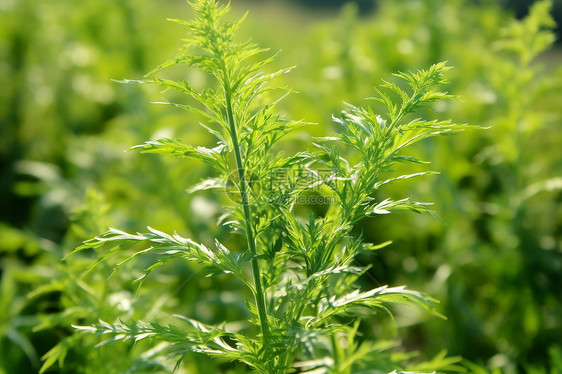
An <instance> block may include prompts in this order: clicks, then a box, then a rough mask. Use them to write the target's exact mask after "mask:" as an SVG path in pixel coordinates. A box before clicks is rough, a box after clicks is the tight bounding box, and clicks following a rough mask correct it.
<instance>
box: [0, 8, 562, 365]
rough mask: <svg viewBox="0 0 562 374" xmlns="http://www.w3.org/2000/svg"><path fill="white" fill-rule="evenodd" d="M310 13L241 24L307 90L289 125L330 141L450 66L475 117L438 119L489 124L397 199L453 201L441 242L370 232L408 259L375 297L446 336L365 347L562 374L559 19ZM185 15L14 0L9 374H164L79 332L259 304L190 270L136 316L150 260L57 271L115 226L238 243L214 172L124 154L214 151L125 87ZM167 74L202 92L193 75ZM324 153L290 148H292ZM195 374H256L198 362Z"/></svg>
mask: <svg viewBox="0 0 562 374" xmlns="http://www.w3.org/2000/svg"><path fill="white" fill-rule="evenodd" d="M299 3H304V2H299V1H293V2H291V3H290V4H286V3H282V2H274V1H269V2H244V1H236V2H234V4H233V7H234V13H235V14H238V15H241V14H242V13H243V12H244V11H245V10H246V9H250V17H249V19H248V20H247V21H246V24H245V27H244V28H243V29H242V30H241V33H242V34H243V37H252V39H253V40H254V41H255V42H256V43H257V44H259V45H261V46H270V47H272V50H274V51H276V50H282V52H281V54H280V55H279V57H278V58H277V60H276V62H275V64H278V65H279V67H284V66H292V65H296V66H297V68H296V69H295V70H294V71H293V72H292V73H291V74H288V75H286V76H284V77H283V80H284V81H283V82H281V83H282V84H284V85H288V86H291V87H294V88H295V90H296V91H298V92H299V93H298V94H293V95H291V96H289V97H288V98H287V99H286V100H285V101H284V102H282V103H280V104H279V108H281V110H282V111H285V112H287V113H290V117H291V118H296V119H298V118H303V119H305V120H306V121H309V122H314V123H318V124H317V125H315V126H312V125H311V126H310V127H308V128H307V129H306V131H307V132H309V133H312V134H314V135H316V136H322V135H326V134H329V133H330V131H331V130H332V129H333V124H332V120H331V116H332V113H335V112H337V111H339V110H341V109H342V108H343V107H344V104H343V102H344V101H345V102H350V103H354V104H357V105H360V104H362V102H363V100H364V99H363V98H364V97H367V96H370V95H372V92H373V87H374V86H375V85H378V84H380V83H381V79H382V78H386V77H388V76H389V75H390V74H391V73H392V72H395V71H397V70H402V71H407V70H415V69H417V68H424V67H427V66H429V65H431V64H433V63H435V62H438V61H443V60H447V61H448V63H449V64H450V65H453V66H455V69H453V70H452V71H451V72H450V74H449V77H448V78H449V80H450V81H451V83H450V85H449V87H448V90H449V91H450V92H453V93H454V94H457V95H459V96H460V97H461V98H462V101H460V102H455V103H447V104H444V105H442V106H439V107H437V112H438V115H439V117H442V118H454V119H455V121H456V122H466V123H471V124H479V125H484V126H490V129H489V130H486V131H470V132H466V133H465V134H463V135H462V136H457V137H450V138H446V139H441V140H439V141H438V142H432V143H431V145H430V144H429V143H428V144H425V143H421V144H420V146H418V148H417V153H418V155H419V157H421V158H423V159H425V160H428V161H431V162H432V163H433V164H434V168H435V169H436V170H442V171H443V174H442V175H439V176H434V177H431V178H427V179H425V180H424V181H422V182H420V181H416V183H415V184H414V183H413V182H407V183H403V184H401V185H396V186H394V187H392V190H391V192H390V193H391V194H395V195H396V196H397V197H399V196H401V195H404V194H406V193H407V194H411V195H413V196H415V197H416V198H417V199H420V200H422V201H424V200H430V201H432V200H436V199H435V196H438V197H439V200H438V202H437V204H436V207H435V210H436V211H437V212H438V214H439V215H440V217H441V218H443V220H444V221H445V222H446V223H447V224H443V223H442V222H440V221H438V220H435V219H433V218H431V217H424V216H418V215H415V216H412V215H409V214H404V215H393V216H389V217H385V218H383V219H378V220H377V221H376V222H370V221H369V222H366V223H363V224H362V227H360V228H359V229H361V230H362V231H363V234H364V236H365V239H366V241H368V242H373V243H379V242H384V241H386V240H393V241H394V243H393V244H392V245H391V246H389V247H386V248H384V249H383V250H381V251H379V252H377V254H376V255H370V256H365V257H364V258H361V259H360V262H362V263H369V262H371V263H373V264H374V266H373V267H372V269H371V270H370V276H369V277H368V279H366V280H365V282H375V283H380V284H390V285H399V284H408V285H409V286H411V287H412V288H414V289H418V290H421V291H424V292H426V293H428V294H430V295H432V296H433V297H435V298H437V299H439V300H441V305H440V306H439V310H440V311H441V312H442V313H443V314H444V315H446V316H447V317H448V320H447V321H444V320H439V319H433V318H430V319H427V320H424V319H426V316H424V315H417V312H416V311H414V310H409V309H407V310H406V309H404V310H400V311H398V312H399V314H400V315H399V317H398V318H397V319H396V322H395V324H390V323H379V322H376V323H375V322H373V325H372V326H370V330H369V331H373V332H374V333H376V334H380V336H394V335H396V334H397V331H396V329H395V328H392V327H389V326H395V325H396V326H400V327H405V328H403V329H400V331H399V339H400V340H401V341H402V344H403V345H404V346H406V347H408V348H409V349H410V350H413V351H419V352H420V355H419V357H420V360H421V359H425V360H429V359H431V358H432V357H435V356H436V355H439V354H440V352H441V351H442V350H443V349H446V350H447V351H448V354H449V355H451V356H456V355H461V356H462V357H464V358H465V359H466V360H467V362H466V365H467V366H468V367H469V368H470V369H471V370H474V371H478V370H481V371H482V372H486V371H496V372H504V373H516V372H535V373H559V372H562V341H561V340H560V336H562V209H560V206H561V205H560V204H561V202H562V193H561V189H562V162H560V160H561V159H562V151H561V150H560V149H561V147H560V144H562V131H561V130H560V126H561V121H562V108H561V106H560V103H562V64H561V61H562V55H561V53H560V51H559V50H558V49H557V47H556V45H555V44H554V42H555V39H556V32H555V30H556V23H555V21H554V20H553V18H552V15H553V14H556V13H557V12H559V11H560V4H559V3H555V4H552V3H550V2H548V1H542V2H537V3H536V5H535V6H534V7H533V8H532V11H531V12H530V13H528V12H525V11H519V16H521V17H522V18H520V19H516V18H515V17H514V10H513V9H515V8H511V9H512V10H510V9H509V8H508V9H506V8H505V7H503V6H501V5H503V4H499V2H494V1H468V0H449V1H446V2H444V1H438V0H398V1H378V2H377V4H376V7H370V6H368V5H370V4H369V3H368V2H365V3H364V4H366V6H364V5H361V8H359V7H357V6H354V5H353V4H346V5H344V6H342V7H340V6H338V7H335V8H334V9H332V10H329V9H327V8H323V9H322V10H318V9H315V8H299V7H298V5H299ZM307 3H312V2H307ZM521 9H522V8H521ZM360 10H362V11H363V12H360ZM189 15H190V10H189V8H188V7H186V6H185V3H183V2H182V1H168V2H158V3H157V2H153V1H148V0H118V1H99V0H84V1H81V2H78V3H77V2H75V1H71V0H60V1H57V2H51V1H43V0H16V1H14V0H11V1H10V0H4V1H3V2H2V3H0V87H2V88H1V90H0V102H1V103H2V104H1V105H0V178H1V179H0V206H1V208H2V209H1V210H0V271H1V273H0V274H1V278H0V372H5V373H27V372H30V373H31V372H36V371H38V370H39V368H40V367H41V366H42V365H43V363H42V362H41V358H42V357H43V360H44V361H43V362H44V363H45V365H44V366H43V367H44V368H45V369H47V368H48V370H50V371H52V372H57V371H58V372H68V373H75V372H80V373H90V372H91V373H98V372H108V373H117V372H131V373H134V372H141V370H144V369H146V370H149V369H150V370H152V369H154V370H158V368H160V369H162V370H166V369H165V368H166V367H168V364H169V363H167V362H160V361H159V360H158V359H157V357H159V356H158V349H159V348H158V346H156V347H153V349H152V350H149V351H148V353H147V348H149V347H148V346H146V345H143V344H137V345H132V344H131V345H126V344H113V345H110V346H103V347H100V348H97V349H94V348H93V347H94V346H95V345H96V344H97V343H99V342H100V341H101V340H100V339H99V338H98V337H95V336H89V335H80V334H79V335H76V334H74V331H73V329H72V328H71V325H72V324H75V325H76V324H90V323H93V322H96V320H97V318H98V317H99V318H101V319H103V320H108V321H114V320H117V319H118V318H122V319H127V318H138V319H147V318H148V319H150V318H160V319H161V320H163V321H165V320H166V318H167V317H166V315H167V313H178V314H183V315H188V316H192V317H194V318H197V319H199V320H202V321H204V322H209V323H213V322H217V321H222V320H229V321H236V320H242V319H244V318H246V316H245V315H244V313H243V310H244V305H243V303H242V302H240V303H241V304H242V305H239V308H237V306H236V304H233V303H232V300H236V299H238V300H241V299H240V298H238V297H237V292H239V290H238V289H237V288H236V287H235V286H234V285H233V284H231V283H229V282H228V281H224V280H221V279H220V278H202V277H199V276H196V272H197V268H196V267H191V266H190V265H186V264H173V265H170V266H166V267H163V268H162V269H161V271H158V272H155V274H152V275H151V278H150V281H147V282H145V285H144V286H143V289H142V291H141V292H140V294H139V296H138V297H137V296H136V285H135V284H133V280H134V279H136V278H137V277H138V275H139V274H140V270H141V269H142V268H143V264H142V262H141V263H137V264H132V265H131V266H130V267H128V268H126V270H125V271H121V272H120V273H119V274H117V275H116V276H114V277H113V278H112V280H111V281H110V282H108V281H107V277H108V276H109V274H110V273H111V269H110V268H109V266H108V265H102V266H100V267H99V268H97V270H96V271H95V272H93V273H91V274H89V275H87V276H86V277H84V278H81V276H82V274H83V272H84V269H86V268H87V267H88V266H89V264H91V263H92V261H94V260H95V257H94V255H88V254H86V255H84V256H76V257H71V258H70V259H68V260H67V261H64V262H63V261H61V259H62V258H63V257H64V255H66V254H67V253H69V252H70V251H71V250H73V249H74V248H75V247H76V246H77V245H79V244H80V243H81V242H82V241H83V240H86V239H89V238H91V237H93V236H95V235H98V234H100V233H101V232H104V231H105V230H106V229H107V228H108V227H109V226H117V227H120V228H124V229H128V230H129V231H136V230H143V227H145V226H146V224H147V222H150V224H151V225H152V226H154V227H157V228H158V229H161V230H163V231H173V230H174V229H176V230H178V231H179V232H181V233H182V235H183V236H187V237H192V238H194V239H195V240H198V241H201V242H207V241H209V240H211V239H212V238H213V237H218V238H220V237H221V235H224V234H223V233H221V232H220V230H219V229H216V228H215V227H216V225H215V223H216V221H217V219H218V217H220V216H221V215H222V213H223V212H221V211H220V209H219V207H220V204H219V202H218V201H216V195H212V194H209V195H205V194H203V195H197V196H193V195H190V194H187V193H186V192H185V190H186V188H188V187H190V186H192V185H194V184H196V183H197V182H199V181H200V180H201V179H202V178H203V177H205V176H207V175H209V170H207V169H206V168H205V166H204V165H202V164H193V163H190V162H188V163H186V162H182V161H181V160H180V161H178V160H162V159H161V158H158V157H152V156H151V155H148V156H144V157H139V156H138V155H134V154H131V153H126V152H124V151H125V150H127V149H128V148H129V147H130V146H132V145H135V144H140V143H143V142H144V141H145V140H146V139H151V138H157V137H161V136H177V137H181V138H185V139H189V140H190V143H195V144H199V143H205V142H209V139H207V138H206V137H205V135H203V134H201V132H200V131H199V129H198V128H197V127H195V126H192V125H191V122H192V121H193V119H192V118H189V115H186V112H183V111H179V110H178V111H175V110H173V109H171V108H167V107H161V106H158V105H148V104H147V103H149V102H150V101H158V98H159V97H161V96H162V95H161V94H160V93H159V92H158V89H155V88H142V89H140V88H139V87H134V86H126V85H119V84H117V83H114V82H113V81H112V79H122V78H132V79H135V78H139V77H141V76H142V75H143V74H144V73H145V72H147V71H149V70H151V69H152V68H153V67H154V66H156V65H157V64H158V63H161V62H162V61H164V60H166V59H167V58H169V57H171V56H172V55H173V54H174V51H175V50H176V48H177V47H178V46H179V43H180V42H179V37H178V36H180V35H181V33H182V30H181V28H180V27H177V25H174V24H172V23H169V22H165V21H164V20H165V18H167V17H171V18H188V17H189ZM272 70H275V69H272ZM169 74H171V75H172V76H174V77H180V76H182V74H183V75H185V74H188V75H189V79H190V81H192V82H199V84H200V85H201V86H204V85H205V79H206V78H205V76H203V75H198V73H197V72H195V71H187V72H185V71H176V70H170V71H169ZM308 140H309V138H308V135H306V134H305V133H300V134H298V135H294V136H293V137H292V138H291V141H290V142H287V143H286V144H287V145H286V147H287V151H288V152H291V151H294V150H300V149H301V147H302V144H304V143H305V141H306V142H308ZM317 209H325V207H322V206H319V207H317ZM229 240H234V241H235V240H237V239H236V238H230V239H229ZM104 266H106V267H105V268H104ZM225 305H229V307H228V308H225ZM155 358H156V359H155ZM63 361H64V366H63V367H62V368H61V365H60V364H62V363H63ZM471 362H472V363H475V364H477V366H476V365H475V366H471ZM172 366H173V365H172ZM182 370H185V371H186V372H194V373H199V372H201V373H215V372H216V373H219V372H233V373H234V372H244V368H243V366H237V365H233V364H231V363H229V362H222V361H209V360H207V359H206V358H204V357H202V356H195V355H192V356H188V357H186V359H185V361H184V364H183V368H182Z"/></svg>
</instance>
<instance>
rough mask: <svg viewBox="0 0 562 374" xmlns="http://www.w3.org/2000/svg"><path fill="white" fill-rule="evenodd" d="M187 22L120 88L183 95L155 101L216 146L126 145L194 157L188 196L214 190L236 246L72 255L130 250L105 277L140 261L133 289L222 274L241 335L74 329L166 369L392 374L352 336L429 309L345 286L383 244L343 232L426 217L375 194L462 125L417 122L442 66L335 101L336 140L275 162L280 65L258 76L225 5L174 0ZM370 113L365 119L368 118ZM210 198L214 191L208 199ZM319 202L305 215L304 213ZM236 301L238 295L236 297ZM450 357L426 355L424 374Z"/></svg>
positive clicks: (174, 240) (282, 132) (204, 327)
mask: <svg viewBox="0 0 562 374" xmlns="http://www.w3.org/2000/svg"><path fill="white" fill-rule="evenodd" d="M188 3H189V4H190V5H191V7H192V8H193V10H194V11H195V13H196V18H194V19H193V20H191V21H182V20H173V21H174V22H177V23H179V24H181V25H182V26H184V27H185V28H186V30H187V32H188V36H187V39H185V45H184V47H183V48H182V49H181V50H180V53H179V54H178V56H177V57H176V58H175V59H173V60H170V61H169V62H167V63H164V64H162V65H160V66H159V67H158V68H156V69H155V70H154V71H152V72H150V73H149V74H147V76H146V78H145V79H144V80H138V81H132V80H125V81H124V82H127V83H142V84H155V85H160V86H162V87H163V88H164V89H166V90H168V89H169V90H174V91H178V92H179V93H181V94H184V95H185V96H186V97H187V98H188V101H187V102H175V101H174V102H172V101H165V102H164V104H168V105H171V106H173V107H176V108H180V109H184V110H186V111H188V112H191V113H194V114H195V115H198V116H200V117H201V118H203V122H204V123H203V124H202V126H203V127H204V128H205V129H206V130H207V131H208V132H210V133H211V134H212V135H213V136H214V137H215V138H216V144H215V145H214V146H213V147H211V148H208V147H203V146H198V145H191V144H187V143H185V142H183V141H182V140H180V139H176V138H159V139H156V140H151V141H147V142H146V143H144V144H141V145H138V146H135V147H133V149H135V150H140V151H141V152H142V153H158V154H163V155H167V156H172V157H179V158H185V159H195V160H199V161H202V162H203V163H205V164H207V165H208V166H209V167H210V168H212V170H213V171H214V172H215V177H213V178H210V179H207V180H205V181H203V182H201V183H200V184H198V185H197V186H195V187H192V188H191V189H190V192H192V193H197V192H198V191H201V190H209V189H219V191H220V190H223V191H226V193H227V195H228V196H229V197H230V203H229V204H228V205H225V207H224V208H225V210H226V212H227V213H226V214H225V215H224V216H223V217H222V219H221V221H220V224H221V225H223V226H225V227H227V228H228V229H229V230H231V232H232V233H234V234H237V235H241V236H242V237H244V241H245V245H244V246H243V247H242V248H227V246H226V245H225V244H223V243H221V242H220V241H219V240H216V241H215V242H214V244H213V245H208V244H203V243H198V242H195V241H193V240H191V239H189V238H184V237H182V236H180V235H179V234H178V233H176V232H174V233H165V232H162V231H159V230H157V229H154V228H151V227H148V231H147V232H145V233H136V234H135V233H128V232H125V231H122V230H118V229H110V230H109V231H107V232H106V233H104V234H101V235H99V236H98V237H96V238H94V239H91V240H88V241H86V242H85V243H84V245H82V246H80V247H79V248H77V249H76V250H75V251H74V252H72V253H77V252H81V251H84V250H88V249H95V250H100V251H101V256H100V257H99V259H98V260H97V261H96V262H95V263H94V264H93V265H92V266H91V267H90V268H89V270H88V271H92V270H94V268H95V267H96V266H98V265H99V264H100V263H105V262H108V261H110V258H111V256H113V255H116V254H118V253H120V252H121V251H123V250H131V252H132V254H130V255H128V256H127V257H126V258H125V259H124V260H123V261H120V262H118V263H117V264H116V265H115V267H114V272H115V271H119V270H120V269H121V268H123V267H124V266H125V265H126V264H127V263H128V262H129V261H132V260H135V259H137V258H138V257H140V256H143V257H146V258H149V259H151V260H153V263H152V264H151V265H150V266H149V267H148V268H146V270H145V272H144V274H143V275H142V276H141V277H140V278H139V279H138V280H137V281H138V283H139V287H140V285H141V284H142V282H143V281H144V280H145V279H146V278H147V277H148V276H149V275H150V274H151V272H153V271H154V270H156V269H157V268H158V267H160V266H162V265H164V264H166V263H168V262H170V261H174V260H180V261H189V262H194V263H196V264H198V266H200V267H201V268H202V269H204V270H203V271H204V273H205V274H206V275H207V276H213V277H218V276H222V277H231V278H232V279H235V280H236V281H237V282H240V284H242V285H244V287H246V288H247V289H248V290H249V291H250V293H251V295H252V299H245V300H244V301H245V304H246V307H247V313H248V316H249V323H250V324H251V326H250V327H247V326H244V328H238V329H237V328H233V327H231V326H229V325H228V324H227V322H229V321H224V322H225V323H223V324H219V325H208V324H204V323H202V322H200V321H197V320H194V319H192V318H189V317H186V316H180V315H177V316H176V317H177V323H175V324H168V325H164V324H160V323H156V322H153V321H141V320H129V321H111V322H110V323H109V322H105V321H103V320H100V323H99V324H97V325H93V326H76V328H77V329H78V330H84V331H87V332H92V333H96V334H99V335H104V336H107V337H108V340H106V341H105V342H104V344H105V343H110V342H113V341H117V340H123V341H134V342H138V341H141V340H150V341H152V342H159V343H162V344H164V345H165V346H166V347H167V350H166V354H167V355H170V356H171V357H175V358H176V359H177V365H176V367H179V365H180V363H181V360H182V358H183V357H184V356H185V355H186V354H188V353H189V352H198V353H203V354H207V355H209V356H213V357H221V358H224V359H227V360H233V361H239V362H242V363H245V364H247V365H248V366H249V367H251V368H252V369H253V370H255V371H256V372H259V373H267V374H274V373H286V372H291V371H294V370H297V371H299V372H309V373H375V372H380V371H383V372H389V371H392V370H396V369H404V368H405V367H407V365H408V364H407V362H405V361H404V360H402V359H401V358H396V357H395V356H393V355H391V354H390V350H391V349H392V348H394V346H395V343H394V342H392V341H380V340H378V341H377V340H374V341H372V340H369V339H366V338H365V337H364V336H362V334H361V333H359V330H360V326H361V321H362V320H363V319H365V318H370V317H372V316H373V314H375V313H377V312H387V313H389V314H391V315H392V313H393V311H392V308H393V306H396V305H398V306H401V305H406V304H415V305H418V306H420V307H422V308H425V309H427V310H428V311H430V312H432V313H435V314H439V313H438V312H437V311H436V310H435V309H434V304H435V300H433V299H432V298H430V297H428V296H426V295H423V294H422V293H420V292H417V291H413V290H410V289H408V288H406V287H404V286H398V287H390V286H379V287H375V288H371V289H367V290H363V289H361V288H360V287H359V286H358V285H357V280H358V279H359V278H360V277H361V276H362V275H364V274H365V273H366V272H367V270H368V266H362V265H360V264H358V263H357V262H356V261H355V259H356V256H357V255H358V254H360V253H363V252H370V251H375V250H377V249H379V248H382V247H384V246H386V245H388V244H389V243H382V244H375V245H373V244H369V243H365V242H364V241H363V240H362V235H361V234H360V233H357V232H356V230H354V227H355V226H356V224H357V223H358V222H360V221H361V220H364V219H367V218H369V217H374V216H377V215H385V214H389V213H391V212H392V211H395V210H411V211H414V212H418V213H429V214H432V215H434V213H433V212H432V211H431V209H430V204H429V203H424V202H418V201H416V200H414V199H413V198H412V197H402V198H391V197H385V198H383V197H381V196H384V187H385V186H387V185H389V184H392V183H396V182H399V181H401V180H405V179H410V178H417V177H422V176H424V175H429V174H434V173H435V172H434V171H417V172H411V173H408V174H403V175H396V174H395V173H393V169H394V167H396V166H397V165H398V164H408V165H409V164H412V165H416V164H423V163H424V162H423V161H422V160H419V159H418V158H416V157H414V156H411V155H407V154H405V153H404V151H405V150H406V149H407V148H408V147H409V146H411V145H412V144H415V143H417V142H420V141H422V140H424V139H427V138H430V137H434V136H437V135H441V134H448V133H451V132H455V131H457V130H462V129H464V128H465V127H467V126H466V125H458V124H454V123H452V122H451V121H440V120H428V119H424V118H423V117H422V116H421V115H420V114H419V113H420V109H422V108H424V107H427V106H430V105H431V104H432V103H433V102H435V101H438V100H444V99H452V98H454V97H452V96H451V95H449V94H447V93H446V92H442V91H439V87H440V86H441V85H443V84H444V83H446V80H445V78H444V75H445V74H446V72H447V71H448V70H449V69H450V68H449V67H448V66H447V65H446V64H445V63H438V64H435V65H432V66H431V67H429V68H428V69H422V70H418V71H416V72H412V73H402V72H400V73H397V74H395V76H394V77H393V79H392V80H388V81H384V83H383V84H382V85H381V86H380V87H379V88H378V89H376V95H375V96H374V97H372V98H369V100H370V102H372V103H373V106H372V107H357V106H354V105H351V104H350V105H348V108H347V110H345V111H343V112H342V113H340V114H339V115H337V116H334V122H335V123H336V126H337V133H336V134H335V135H334V136H330V137H324V138H317V139H315V140H314V142H313V146H314V150H307V151H303V152H299V153H296V154H294V155H290V156H287V155H285V154H284V153H283V152H281V151H280V150H279V144H280V140H281V139H282V138H283V137H285V136H286V135H288V134H289V133H291V132H292V131H294V130H296V129H301V128H302V127H304V126H306V125H307V123H305V122H303V121H293V120H289V119H285V118H284V117H283V116H282V115H280V114H278V113H277V112H276V105H277V103H278V102H279V101H280V100H281V99H282V98H283V97H284V96H285V95H286V94H287V93H288V92H290V91H291V90H290V89H287V88H285V87H279V86H278V85H277V83H276V82H277V78H279V76H280V75H282V74H285V73H288V72H289V71H290V70H291V69H281V70H278V71H276V72H273V73H265V72H263V70H264V69H266V68H267V66H268V64H270V63H271V62H272V61H273V59H274V57H275V56H273V57H267V58H263V59H260V56H261V55H263V54H266V53H268V52H267V50H265V49H262V48H259V47H258V46H256V45H254V44H253V43H252V42H249V41H245V42H244V41H242V42H241V41H238V40H237V39H236V38H235V33H236V31H237V30H238V28H239V27H240V26H241V24H242V21H243V19H241V20H240V21H238V22H230V21H228V20H227V19H226V15H227V13H228V11H229V6H220V5H219V4H218V3H217V2H216V1H215V0H192V1H188ZM176 65H180V66H184V67H186V68H188V69H199V70H201V71H202V72H204V73H205V74H206V76H208V77H209V78H210V81H211V82H212V83H211V84H210V85H209V87H207V88H205V89H202V90H197V89H195V88H194V87H193V86H192V85H191V84H190V82H188V81H186V80H175V79H170V77H169V76H168V75H167V72H166V71H167V69H169V68H171V67H174V66H176ZM379 109H381V110H382V114H376V110H379ZM218 193H221V192H218ZM318 202H321V203H322V205H323V206H324V207H325V209H324V210H323V211H322V212H321V213H320V214H319V213H318V211H317V210H313V209H311V207H313V206H314V204H316V203H318ZM241 297H242V296H241ZM454 362H455V359H446V358H444V357H439V358H438V359H436V360H434V362H432V364H433V365H434V369H436V368H439V367H446V366H448V365H451V364H453V363H454Z"/></svg>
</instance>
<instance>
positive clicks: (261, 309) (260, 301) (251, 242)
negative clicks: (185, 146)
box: [225, 88, 269, 345]
mask: <svg viewBox="0 0 562 374" xmlns="http://www.w3.org/2000/svg"><path fill="white" fill-rule="evenodd" d="M225 92H226V95H225V97H226V113H227V117H228V122H229V126H230V136H231V139H232V147H233V148H234V157H235V159H236V168H237V169H238V179H239V180H240V198H241V199H242V209H243V210H244V223H245V225H246V239H247V241H248V249H249V250H250V253H251V254H252V255H256V253H257V252H256V241H255V239H254V231H253V229H252V223H251V219H252V215H251V211H250V204H249V201H248V193H249V192H248V186H247V183H246V170H245V169H244V164H243V162H242V155H241V154H240V144H239V143H238V133H237V131H236V123H235V121H234V114H233V112H232V97H231V93H230V90H229V89H228V88H227V89H225ZM252 272H253V274H254V283H255V287H256V293H255V297H256V304H257V306H258V316H259V319H260V323H261V329H262V334H263V338H264V342H265V343H267V341H268V339H269V323H268V320H267V312H266V310H265V296H264V292H263V287H262V284H261V273H260V268H259V264H258V259H257V258H255V257H254V258H253V259H252ZM264 345H265V344H264Z"/></svg>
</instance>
